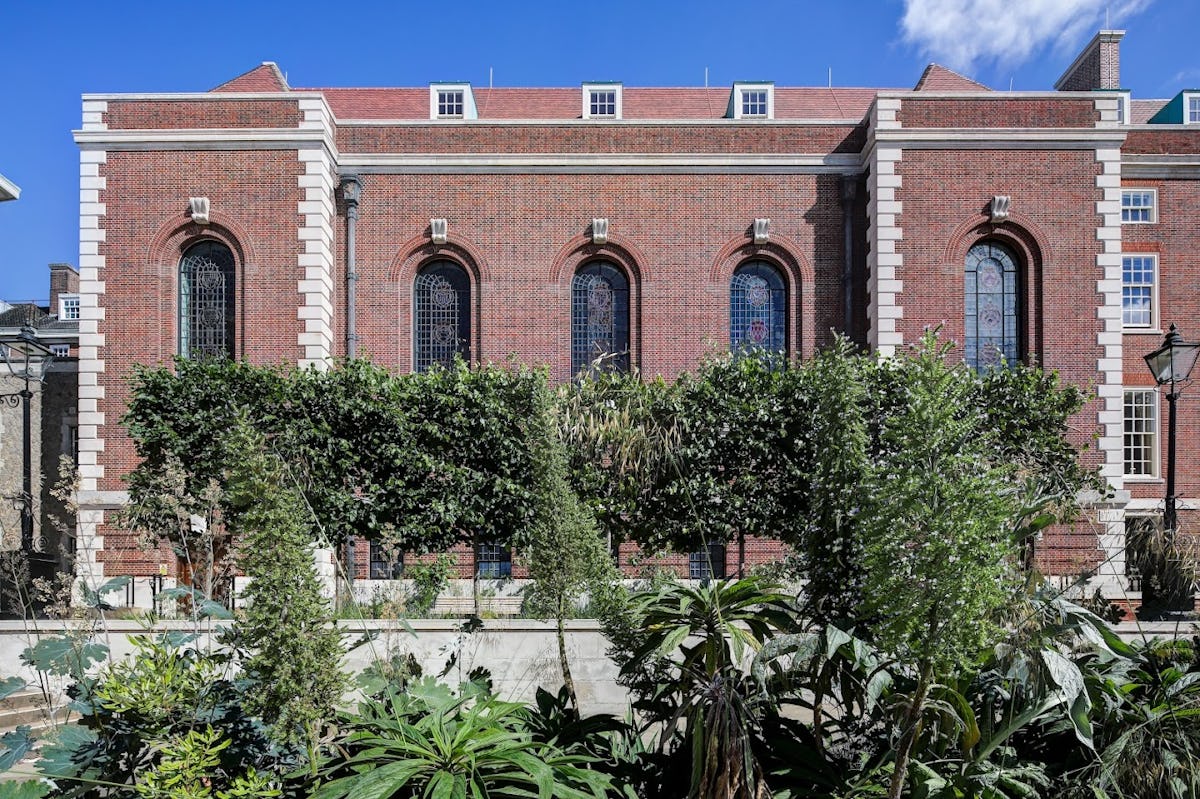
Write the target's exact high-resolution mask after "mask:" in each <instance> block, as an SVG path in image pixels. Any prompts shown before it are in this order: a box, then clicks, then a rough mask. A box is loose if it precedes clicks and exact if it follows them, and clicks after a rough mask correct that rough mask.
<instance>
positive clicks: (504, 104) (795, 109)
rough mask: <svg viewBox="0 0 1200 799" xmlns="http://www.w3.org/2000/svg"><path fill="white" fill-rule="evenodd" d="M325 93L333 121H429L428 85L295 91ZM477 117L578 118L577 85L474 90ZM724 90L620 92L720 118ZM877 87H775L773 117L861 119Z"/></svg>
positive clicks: (657, 110) (627, 111)
mask: <svg viewBox="0 0 1200 799" xmlns="http://www.w3.org/2000/svg"><path fill="white" fill-rule="evenodd" d="M293 91H317V92H321V93H322V94H324V95H325V98H326V99H327V100H328V101H329V105H330V107H331V108H332V109H333V113H334V115H335V116H337V118H338V119H342V120H348V119H428V118H429V89H428V88H424V87H422V88H400V89H382V88H361V89H349V88H324V89H294V90H293ZM473 91H474V95H475V106H476V108H477V109H478V112H479V118H480V119H578V118H579V117H580V109H581V105H582V103H581V94H580V89H579V88H575V87H572V88H561V87H556V88H508V87H505V88H499V89H495V88H494V89H487V88H482V89H474V90H473ZM729 91H730V90H729V88H728V87H713V88H709V89H703V88H638V87H625V88H624V89H623V90H622V106H623V108H622V113H623V117H624V118H625V119H721V118H723V117H724V116H725V111H726V108H727V107H728V104H729ZM878 91H879V90H878V89H859V88H841V87H839V88H777V89H775V117H776V118H777V119H860V118H862V117H863V116H864V115H865V114H866V112H867V109H868V108H869V107H870V105H871V101H872V100H874V99H875V95H876V93H877V92H878Z"/></svg>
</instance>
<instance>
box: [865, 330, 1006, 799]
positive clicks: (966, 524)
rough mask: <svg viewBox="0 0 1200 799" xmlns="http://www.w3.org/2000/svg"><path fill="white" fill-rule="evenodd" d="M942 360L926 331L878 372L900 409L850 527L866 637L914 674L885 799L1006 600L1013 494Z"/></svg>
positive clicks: (956, 377)
mask: <svg viewBox="0 0 1200 799" xmlns="http://www.w3.org/2000/svg"><path fill="white" fill-rule="evenodd" d="M946 354H947V348H946V347H944V346H938V345H937V343H936V340H935V339H934V338H933V337H932V335H931V336H927V337H926V339H925V340H924V343H923V345H922V346H921V348H920V349H919V350H918V351H916V352H915V353H914V354H912V355H911V356H910V357H907V358H900V359H896V360H893V361H888V362H885V363H883V364H882V366H883V368H886V369H889V370H894V372H895V374H896V376H897V377H898V378H899V379H900V381H901V383H902V384H903V385H904V386H905V395H904V396H905V400H906V402H905V403H904V404H903V406H901V407H900V409H899V411H898V412H897V413H896V414H895V415H893V416H891V417H889V418H887V419H885V420H883V422H882V427H881V432H880V440H879V445H880V451H879V454H878V456H877V457H876V459H875V462H874V464H873V465H872V468H871V471H870V473H869V475H868V483H867V492H866V493H865V495H864V497H863V499H864V508H863V510H862V515H861V519H860V523H859V524H858V525H857V529H858V532H859V535H860V536H861V543H860V546H861V547H862V550H863V554H864V559H863V566H864V600H865V611H866V613H867V614H868V615H869V616H870V617H871V618H872V619H873V624H874V635H875V638H876V640H877V641H878V643H879V644H880V646H881V647H882V648H883V649H884V650H885V651H887V652H889V653H890V654H891V655H893V656H894V657H896V658H897V659H899V660H902V661H906V662H909V663H912V664H913V665H914V667H915V669H916V672H917V683H916V687H915V688H914V689H913V691H912V694H911V695H910V696H909V697H908V701H907V708H906V710H905V712H904V714H903V718H902V720H901V724H900V731H899V736H900V737H899V740H898V741H897V744H896V756H895V771H894V774H893V777H892V780H891V785H890V788H889V796H890V797H891V799H899V797H900V794H901V791H902V790H903V786H904V780H905V776H906V773H907V770H908V764H909V759H910V756H911V754H912V749H913V744H914V742H915V741H916V740H917V738H918V736H919V735H920V733H921V727H922V717H923V713H924V710H925V703H926V700H927V699H928V697H929V691H930V689H931V687H932V686H933V685H934V682H935V678H936V677H937V676H938V675H939V674H947V673H949V672H951V671H953V670H954V669H955V668H958V667H962V666H966V665H968V664H970V663H972V662H974V661H975V659H976V658H977V657H978V655H979V653H980V652H982V651H983V650H984V649H985V648H987V647H988V646H989V645H991V644H993V643H994V642H995V641H996V639H997V635H998V633H999V626H998V624H997V621H996V620H997V615H998V612H999V610H1000V609H1001V607H1002V606H1003V605H1004V604H1005V603H1006V602H1007V601H1008V600H1009V599H1010V598H1011V597H1012V596H1013V593H1014V591H1013V589H1014V579H1015V576H1016V568H1015V563H1014V558H1013V555H1014V552H1013V539H1012V533H1013V529H1014V527H1015V525H1016V524H1017V522H1018V520H1019V518H1020V515H1021V506H1020V502H1019V501H1018V497H1019V491H1017V490H1016V489H1015V487H1014V479H1013V470H1012V468H1006V467H1003V466H999V465H997V464H996V462H995V460H994V456H993V453H994V451H995V445H994V436H995V432H994V431H993V430H992V429H991V428H990V427H989V425H988V423H987V418H986V417H985V416H984V414H983V413H982V412H981V411H980V409H979V408H978V407H977V406H976V405H975V404H974V403H973V402H972V394H973V391H974V388H975V384H976V378H975V375H974V373H972V372H971V371H970V370H969V369H968V368H967V367H966V366H965V365H962V364H958V365H955V366H950V365H948V364H947V363H946Z"/></svg>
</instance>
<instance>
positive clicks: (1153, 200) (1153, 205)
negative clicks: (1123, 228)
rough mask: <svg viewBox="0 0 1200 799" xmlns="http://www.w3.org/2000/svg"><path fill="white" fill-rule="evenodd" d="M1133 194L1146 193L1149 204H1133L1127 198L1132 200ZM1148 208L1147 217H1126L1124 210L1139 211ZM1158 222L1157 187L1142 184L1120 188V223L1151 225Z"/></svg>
mask: <svg viewBox="0 0 1200 799" xmlns="http://www.w3.org/2000/svg"><path fill="white" fill-rule="evenodd" d="M1135 194H1148V195H1149V196H1150V204H1149V205H1138V206H1134V205H1132V204H1131V203H1130V202H1126V200H1127V199H1130V200H1132V197H1133V195H1135ZM1143 209H1149V211H1150V213H1149V214H1148V218H1147V219H1126V218H1125V212H1126V211H1130V212H1133V211H1141V210H1143ZM1156 222H1158V189H1151V188H1147V187H1144V186H1126V187H1125V188H1123V189H1121V224H1122V225H1153V224H1155V223H1156Z"/></svg>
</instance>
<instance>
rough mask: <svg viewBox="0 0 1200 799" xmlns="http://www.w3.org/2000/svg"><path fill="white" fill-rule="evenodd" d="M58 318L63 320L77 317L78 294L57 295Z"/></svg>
mask: <svg viewBox="0 0 1200 799" xmlns="http://www.w3.org/2000/svg"><path fill="white" fill-rule="evenodd" d="M58 318H59V319H61V320H63V321H74V320H77V319H79V295H78V294H59V295H58Z"/></svg>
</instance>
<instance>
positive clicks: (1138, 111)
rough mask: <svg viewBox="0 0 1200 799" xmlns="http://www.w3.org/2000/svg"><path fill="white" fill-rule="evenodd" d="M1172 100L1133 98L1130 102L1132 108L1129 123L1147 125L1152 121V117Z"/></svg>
mask: <svg viewBox="0 0 1200 799" xmlns="http://www.w3.org/2000/svg"><path fill="white" fill-rule="evenodd" d="M1169 102H1170V100H1133V101H1131V102H1130V105H1131V106H1132V108H1130V109H1129V123H1130V124H1131V125H1145V124H1146V123H1147V122H1149V121H1150V117H1152V116H1154V115H1155V114H1157V113H1158V112H1159V111H1161V110H1162V107H1163V106H1164V105H1166V104H1167V103H1169Z"/></svg>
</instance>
